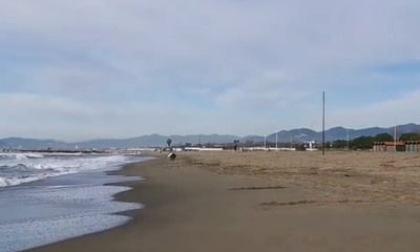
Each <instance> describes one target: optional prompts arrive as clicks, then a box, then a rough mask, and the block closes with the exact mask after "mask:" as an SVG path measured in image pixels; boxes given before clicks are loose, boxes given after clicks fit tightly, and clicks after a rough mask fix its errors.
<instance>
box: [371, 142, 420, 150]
mask: <svg viewBox="0 0 420 252" xmlns="http://www.w3.org/2000/svg"><path fill="white" fill-rule="evenodd" d="M373 151H374V152H395V151H400V152H404V151H405V152H420V141H412V142H375V143H374V145H373Z"/></svg>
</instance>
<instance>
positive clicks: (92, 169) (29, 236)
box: [0, 152, 149, 252]
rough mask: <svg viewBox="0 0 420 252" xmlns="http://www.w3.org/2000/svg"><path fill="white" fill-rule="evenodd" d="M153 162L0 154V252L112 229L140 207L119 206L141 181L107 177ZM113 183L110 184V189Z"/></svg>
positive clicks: (116, 157)
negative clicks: (130, 183) (123, 196)
mask: <svg viewBox="0 0 420 252" xmlns="http://www.w3.org/2000/svg"><path fill="white" fill-rule="evenodd" d="M147 159H149V158H147V157H141V156H129V155H111V154H107V155H103V154H82V153H72V154H63V153H47V154H42V153H10V152H7V153H6V152H5V153H2V152H0V252H15V251H22V250H25V249H30V248H35V247H39V246H43V245H47V244H51V243H54V242H57V241H61V240H65V239H69V238H73V237H77V236H82V235H86V234H90V233H95V232H99V231H104V230H108V229H111V228H114V227H116V226H119V225H122V224H124V223H126V222H128V221H129V220H130V218H129V217H128V216H125V215H120V214H117V213H120V212H124V211H129V210H135V209H140V208H142V207H143V206H142V205H141V204H139V203H127V202H118V201H115V200H114V198H113V196H114V195H115V194H117V193H119V192H123V191H127V190H129V189H130V188H129V187H125V186H116V185H113V184H114V183H119V182H126V181H133V180H141V179H142V178H140V177H126V176H122V175H108V174H107V173H108V172H109V171H113V170H117V169H120V168H121V167H122V166H124V165H126V164H129V163H135V162H141V161H145V160H147ZM110 184H111V185H110Z"/></svg>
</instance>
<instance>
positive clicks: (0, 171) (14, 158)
mask: <svg viewBox="0 0 420 252" xmlns="http://www.w3.org/2000/svg"><path fill="white" fill-rule="evenodd" d="M134 161H135V159H134V158H133V157H129V156H122V155H107V156H106V155H96V156H95V155H80V154H78V155H74V156H73V155H65V156H61V155H41V154H36V153H0V187H5V186H14V185H19V184H22V183H27V182H32V181H36V180H41V179H45V178H48V177H55V176H59V175H64V174H72V173H77V172H81V171H85V170H92V169H103V168H112V167H117V166H120V165H123V164H126V163H129V162H134Z"/></svg>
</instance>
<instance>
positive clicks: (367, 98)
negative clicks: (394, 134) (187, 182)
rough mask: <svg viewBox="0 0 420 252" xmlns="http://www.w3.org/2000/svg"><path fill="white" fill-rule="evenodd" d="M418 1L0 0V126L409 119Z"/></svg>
mask: <svg viewBox="0 0 420 252" xmlns="http://www.w3.org/2000/svg"><path fill="white" fill-rule="evenodd" d="M419 13H420V2H419V1H418V0H398V1H397V0H341V1H336V0H318V1H313V0H277V1H274V0H260V1H255V0H254V1H252V0H195V1H187V0H89V1H87V0H32V1H31V0H13V1H1V2H0V111H1V120H0V137H8V136H21V137H36V138H56V139H61V140H70V141H72V140H84V139H92V138H97V137H118V138H120V137H131V136H138V135H142V134H150V133H161V134H190V133H191V134H192V133H229V134H237V135H247V134H262V135H263V134H268V133H271V132H274V131H275V130H281V129H290V128H295V127H309V128H313V129H320V127H321V120H320V116H321V107H322V104H321V94H322V91H325V92H326V94H327V126H328V127H333V126H337V125H342V126H345V127H355V128H361V127H367V126H392V125H395V124H402V123H407V122H414V123H419V122H420V109H419V105H420V103H419V102H420V29H419V27H420V15H419Z"/></svg>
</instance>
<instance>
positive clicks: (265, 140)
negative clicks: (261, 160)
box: [264, 136, 267, 149]
mask: <svg viewBox="0 0 420 252" xmlns="http://www.w3.org/2000/svg"><path fill="white" fill-rule="evenodd" d="M264 149H267V136H264Z"/></svg>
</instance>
